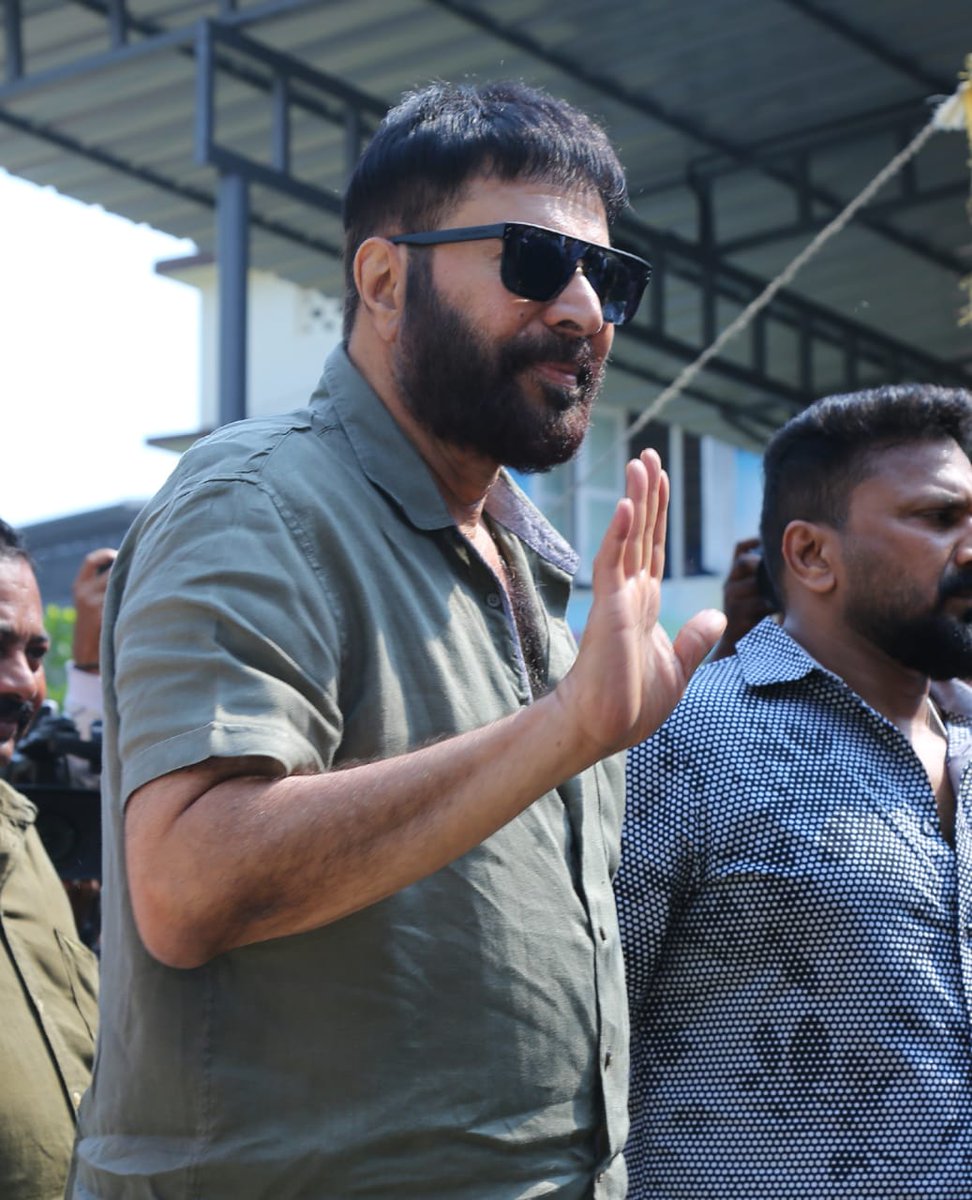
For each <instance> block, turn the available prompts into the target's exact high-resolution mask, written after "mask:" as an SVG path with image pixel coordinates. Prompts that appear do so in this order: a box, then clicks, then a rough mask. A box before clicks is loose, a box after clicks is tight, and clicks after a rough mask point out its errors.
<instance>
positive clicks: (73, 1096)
mask: <svg viewBox="0 0 972 1200" xmlns="http://www.w3.org/2000/svg"><path fill="white" fill-rule="evenodd" d="M71 1099H72V1100H73V1101H74V1107H75V1108H79V1107H80V1105H81V1093H80V1092H72V1093H71Z"/></svg>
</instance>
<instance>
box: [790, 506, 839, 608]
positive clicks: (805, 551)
mask: <svg viewBox="0 0 972 1200" xmlns="http://www.w3.org/2000/svg"><path fill="white" fill-rule="evenodd" d="M780 551H781V553H782V555H783V562H784V563H785V564H786V569H787V571H788V572H789V573H790V575H791V576H792V577H793V579H794V580H795V582H796V583H798V584H799V585H800V586H801V587H804V588H806V589H807V590H808V591H811V592H815V593H816V594H818V595H824V594H825V593H827V592H830V591H833V589H834V587H835V586H836V583H837V576H836V573H835V570H834V568H835V566H836V562H837V557H838V554H839V550H838V546H837V536H836V531H835V530H834V529H832V528H831V527H830V526H829V525H818V524H817V523H816V522H814V521H791V522H790V523H789V525H787V527H786V528H785V529H784V530H783V541H782V544H781V546H780Z"/></svg>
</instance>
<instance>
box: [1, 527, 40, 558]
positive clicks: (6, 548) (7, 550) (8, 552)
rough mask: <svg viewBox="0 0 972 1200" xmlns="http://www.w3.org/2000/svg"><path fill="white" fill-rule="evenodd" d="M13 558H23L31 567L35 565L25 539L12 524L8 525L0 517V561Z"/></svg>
mask: <svg viewBox="0 0 972 1200" xmlns="http://www.w3.org/2000/svg"><path fill="white" fill-rule="evenodd" d="M11 558H22V559H23V560H24V562H26V563H28V564H30V566H31V567H32V566H33V565H34V564H33V563H32V562H31V558H30V554H29V553H28V551H27V547H26V545H25V544H24V539H23V538H22V537H21V536H20V534H19V533H18V532H17V530H16V529H14V527H13V526H12V525H8V524H7V522H6V521H5V520H4V519H3V518H2V517H0V562H4V561H5V560H7V559H11Z"/></svg>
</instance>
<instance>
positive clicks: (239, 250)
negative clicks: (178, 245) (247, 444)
mask: <svg viewBox="0 0 972 1200" xmlns="http://www.w3.org/2000/svg"><path fill="white" fill-rule="evenodd" d="M249 209H250V196H249V191H248V189H247V184H246V180H245V179H244V178H243V176H242V175H238V174H224V175H220V179H219V187H218V190H217V193H216V267H217V274H218V282H219V408H218V420H219V424H220V425H227V424H228V423H229V422H230V421H241V420H242V419H243V418H244V417H245V416H246V345H247V336H246V333H247V330H246V311H247V275H248V271H249V260H250V242H249V218H250V212H249Z"/></svg>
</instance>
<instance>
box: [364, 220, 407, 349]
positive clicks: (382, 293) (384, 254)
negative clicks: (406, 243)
mask: <svg viewBox="0 0 972 1200" xmlns="http://www.w3.org/2000/svg"><path fill="white" fill-rule="evenodd" d="M354 283H355V287H356V288H357V289H358V297H359V303H360V306H361V308H363V309H364V310H365V311H366V312H367V313H368V316H369V318H370V319H371V324H372V325H373V327H374V329H375V332H376V333H377V334H378V336H379V337H380V338H381V339H382V340H383V341H386V342H393V341H394V340H395V338H396V337H397V336H398V330H399V327H400V325H401V319H402V314H403V312H404V309H405V251H404V247H400V246H395V245H393V244H392V243H391V242H390V241H388V239H387V238H382V237H370V238H366V239H365V241H363V242H362V243H361V245H360V246H359V247H358V251H357V253H356V254H355V256H354Z"/></svg>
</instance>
